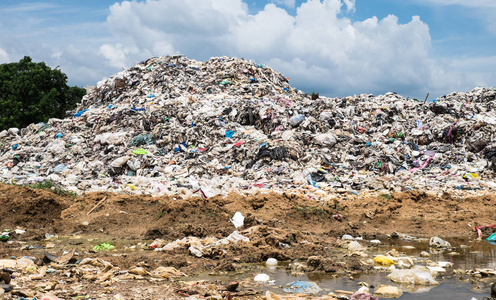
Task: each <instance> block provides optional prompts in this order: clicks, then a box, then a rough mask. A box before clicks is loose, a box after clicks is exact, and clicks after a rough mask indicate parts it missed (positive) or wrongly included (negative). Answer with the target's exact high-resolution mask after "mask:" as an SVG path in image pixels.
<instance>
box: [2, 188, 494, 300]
mask: <svg viewBox="0 0 496 300" xmlns="http://www.w3.org/2000/svg"><path fill="white" fill-rule="evenodd" d="M102 199H105V200H103V201H102ZM495 200H496V196H495V195H485V196H479V197H465V198H463V197H459V196H457V197H453V196H451V195H449V194H447V193H445V194H443V195H442V196H441V197H437V196H435V195H431V194H429V193H425V192H408V193H393V194H391V195H389V194H387V195H386V194H383V195H375V196H372V195H369V196H355V195H350V196H343V195H341V196H339V197H336V198H335V200H333V201H329V202H326V203H321V202H317V201H315V200H313V199H310V198H309V197H308V196H303V195H301V196H299V195H287V194H282V195H279V194H274V193H271V194H257V195H253V196H242V195H237V194H231V195H229V196H228V197H226V198H222V197H214V198H210V199H201V198H191V199H187V200H182V199H174V198H172V197H152V196H149V195H139V196H137V195H123V194H112V193H90V194H87V195H85V196H84V197H76V198H70V197H62V196H58V195H56V194H54V193H52V192H51V191H49V190H36V189H31V188H25V187H18V186H11V185H4V184H0V206H1V207H2V219H1V226H2V228H9V229H15V228H16V227H22V228H24V229H26V234H24V235H15V234H13V235H12V237H11V239H10V242H9V243H5V242H4V243H0V259H3V258H9V257H11V256H25V255H30V256H35V257H40V258H42V257H43V252H42V250H41V249H37V247H32V248H31V249H33V250H20V249H21V248H26V246H29V245H44V244H46V243H47V242H54V243H55V244H56V249H53V250H54V252H56V251H57V250H70V248H72V247H73V246H76V248H77V251H78V252H79V255H80V256H79V257H78V259H81V258H84V257H99V258H102V259H104V260H106V261H109V262H111V263H112V264H113V265H114V266H117V267H119V268H120V269H121V270H125V269H128V268H132V267H134V266H136V265H137V264H138V263H140V262H141V263H143V264H144V265H146V267H147V268H148V269H150V270H152V269H154V268H156V267H158V266H173V267H175V268H177V269H178V270H180V271H182V272H184V273H186V274H188V275H195V274H199V273H203V272H224V271H234V270H236V269H238V268H240V267H241V266H242V265H243V263H261V262H264V261H265V260H266V259H267V258H269V257H274V258H277V259H278V260H286V261H288V260H289V261H293V260H301V261H307V259H308V258H309V257H311V259H310V260H309V261H308V267H309V268H310V267H312V266H313V267H314V269H315V270H321V271H328V272H335V271H336V270H338V269H345V270H344V271H355V270H356V269H360V268H359V264H358V266H357V263H354V262H353V261H349V262H348V263H347V264H345V265H339V266H337V265H336V264H334V262H333V261H332V257H333V255H334V254H332V253H331V252H332V251H330V250H329V249H334V248H336V247H338V246H339V244H340V242H339V240H337V238H338V237H340V236H342V235H343V234H351V235H353V236H363V237H364V238H366V239H372V238H381V237H385V236H386V235H390V234H392V233H393V232H400V233H404V234H410V235H415V236H419V237H430V236H433V235H437V236H440V237H455V236H456V237H460V236H467V237H468V236H471V237H475V233H474V231H473V229H472V228H471V227H470V226H468V225H469V224H472V223H473V222H477V224H479V225H482V224H493V223H496V220H495V218H494V216H495V215H496V201H495ZM99 202H101V203H100V205H99V206H98V207H96V208H94V207H95V206H96V205H97V204H98V203H99ZM92 209H93V211H91V213H89V212H90V210H92ZM237 211H239V212H241V213H242V214H243V215H244V216H245V217H246V219H245V224H244V227H242V228H240V229H239V230H240V231H242V232H243V233H244V234H245V235H246V236H248V237H249V238H250V242H249V243H237V244H235V245H229V246H226V247H225V249H223V251H222V252H218V253H213V254H210V256H209V257H203V258H197V257H194V256H192V255H190V254H189V252H188V251H187V249H179V250H176V251H174V252H156V251H146V250H145V251H134V252H133V251H127V252H125V253H120V252H119V246H123V247H124V246H126V247H130V246H132V245H139V244H138V243H140V242H141V243H150V242H151V241H152V240H154V239H156V238H160V239H164V240H165V241H166V242H170V241H174V240H176V239H182V238H183V237H187V236H194V237H199V238H203V237H217V238H224V237H227V236H228V235H229V234H230V233H232V232H233V231H234V230H235V228H234V226H233V224H232V223H231V222H230V218H232V216H233V215H234V213H235V212H237ZM84 222H87V223H88V225H83V223H84ZM46 233H50V234H57V235H58V236H59V239H56V240H54V241H44V238H45V234H46ZM487 233H489V231H488V232H487ZM64 237H65V238H64ZM79 237H81V238H79ZM93 239H95V240H93ZM88 240H89V241H88ZM102 241H109V242H112V243H114V244H116V245H118V248H117V249H116V251H110V252H103V253H101V252H99V253H93V252H92V251H90V249H91V248H92V246H94V245H95V244H97V243H100V242H102ZM28 248H29V247H28ZM330 258H331V259H330ZM365 269H366V268H365ZM140 284H144V285H143V286H146V287H147V291H148V292H149V293H152V294H150V295H151V296H150V297H151V298H154V299H166V298H170V297H175V296H178V293H179V294H180V293H181V292H180V291H179V290H180V288H179V287H174V284H176V283H170V285H169V286H168V289H167V290H168V291H169V294H167V296H166V297H165V296H157V295H158V294H157V295H155V294H153V291H154V290H155V288H154V287H155V285H156V283H153V282H149V281H147V283H143V282H141V283H140ZM88 287H92V288H93V289H97V287H95V286H92V285H88ZM131 287H132V288H131ZM139 287H140V285H136V284H134V285H133V284H131V285H130V284H123V283H115V284H114V285H112V290H111V291H110V293H113V294H115V293H116V292H117V291H121V294H126V293H131V294H132V293H133V292H131V290H132V289H133V288H138V289H139ZM102 289H103V288H101V289H100V291H101V290H102ZM156 290H157V293H158V292H164V290H163V289H161V288H158V287H157V288H156ZM133 295H134V294H133ZM135 296H136V295H134V297H135ZM161 297H165V298H161ZM178 297H179V296H178ZM151 298H147V297H144V298H135V299H151ZM126 299H127V298H126Z"/></svg>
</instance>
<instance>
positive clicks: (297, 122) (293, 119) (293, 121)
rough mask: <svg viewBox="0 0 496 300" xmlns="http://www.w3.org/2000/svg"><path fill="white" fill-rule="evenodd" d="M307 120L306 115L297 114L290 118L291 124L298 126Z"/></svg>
mask: <svg viewBox="0 0 496 300" xmlns="http://www.w3.org/2000/svg"><path fill="white" fill-rule="evenodd" d="M304 120H305V115H296V116H293V117H291V118H290V119H289V125H291V126H293V127H297V126H298V125H300V124H301V123H302V122H303V121H304Z"/></svg>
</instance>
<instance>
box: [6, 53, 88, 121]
mask: <svg viewBox="0 0 496 300" xmlns="http://www.w3.org/2000/svg"><path fill="white" fill-rule="evenodd" d="M85 94H86V90H85V89H83V88H80V87H77V86H73V87H69V86H68V85H67V75H65V74H64V73H63V72H62V71H60V70H59V69H57V68H55V69H51V68H50V67H48V66H47V65H46V64H45V63H44V62H40V63H34V62H32V60H31V58H30V57H29V56H25V57H24V58H23V59H21V60H20V61H19V62H18V63H7V64H1V65H0V130H3V129H8V128H10V127H26V126H27V125H29V124H31V123H39V122H46V121H48V119H49V118H63V117H65V113H66V111H67V110H71V109H73V108H75V107H76V104H77V103H78V102H79V101H81V98H82V97H83V96H84V95H85Z"/></svg>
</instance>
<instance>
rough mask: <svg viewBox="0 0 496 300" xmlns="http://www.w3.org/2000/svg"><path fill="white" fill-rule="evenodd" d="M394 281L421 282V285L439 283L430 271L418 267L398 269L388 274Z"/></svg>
mask: <svg viewBox="0 0 496 300" xmlns="http://www.w3.org/2000/svg"><path fill="white" fill-rule="evenodd" d="M387 278H389V279H391V280H392V281H394V282H399V283H409V284H421V285H437V284H439V283H438V282H437V281H435V280H434V278H432V276H431V274H430V273H429V271H424V270H418V269H396V270H394V271H393V272H392V273H391V274H389V275H388V276H387Z"/></svg>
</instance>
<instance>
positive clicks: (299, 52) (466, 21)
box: [0, 0, 496, 99]
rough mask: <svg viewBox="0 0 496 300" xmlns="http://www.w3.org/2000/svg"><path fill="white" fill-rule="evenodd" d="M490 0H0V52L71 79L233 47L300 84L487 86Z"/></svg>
mask: <svg viewBox="0 0 496 300" xmlns="http://www.w3.org/2000/svg"><path fill="white" fill-rule="evenodd" d="M495 15H496V0H305V1H301V0H180V1H178V0H146V1H145V0H142V1H136V0H134V1H110V0H70V1H67V0H47V1H37V0H31V1H27V0H26V1H25V0H2V1H0V63H8V62H16V61H19V60H20V59H21V58H23V57H24V56H30V57H31V58H32V59H33V60H34V61H44V62H46V63H47V64H48V65H49V66H51V67H53V68H55V67H59V68H60V69H61V70H62V71H63V72H64V73H66V74H67V76H68V82H69V84H70V85H78V86H82V87H84V86H86V85H90V86H94V85H96V83H97V82H98V81H100V80H102V78H105V77H110V76H112V75H113V74H115V73H117V72H119V71H121V70H123V69H126V68H129V67H132V66H133V65H134V64H136V63H138V62H140V61H142V60H146V59H147V58H150V57H154V56H165V55H173V54H182V55H186V56H187V57H188V58H190V59H196V60H200V61H204V60H208V59H209V58H210V57H216V56H235V57H240V58H245V59H250V60H252V61H253V62H255V63H257V64H264V65H267V66H269V67H271V68H272V69H274V70H276V71H278V72H281V73H283V74H284V75H285V76H286V77H289V78H290V83H291V84H292V85H293V86H294V87H295V88H297V89H299V90H302V91H304V92H308V93H311V92H319V93H320V94H321V95H325V96H328V97H343V96H350V95H355V94H362V93H367V94H370V93H371V94H374V95H378V94H384V93H386V92H397V93H399V94H401V95H403V96H405V97H411V98H419V99H423V98H424V97H425V95H426V94H427V93H430V98H432V99H433V98H437V97H439V96H442V95H446V94H449V93H451V92H453V91H460V92H464V91H470V90H472V89H473V88H475V87H476V86H483V87H493V86H496V51H495V50H496V18H494V16H495Z"/></svg>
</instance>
